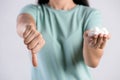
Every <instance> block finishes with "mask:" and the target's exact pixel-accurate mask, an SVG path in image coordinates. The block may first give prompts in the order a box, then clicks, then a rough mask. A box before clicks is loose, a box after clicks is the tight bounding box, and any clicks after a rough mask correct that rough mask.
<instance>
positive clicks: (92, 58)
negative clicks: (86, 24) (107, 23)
mask: <svg viewBox="0 0 120 80" xmlns="http://www.w3.org/2000/svg"><path fill="white" fill-rule="evenodd" d="M89 31H90V30H87V31H85V32H84V35H83V36H84V44H83V57H84V61H85V63H86V64H87V65H88V66H90V67H93V68H95V67H97V65H98V63H99V61H100V59H101V57H102V55H103V51H104V47H105V45H106V42H107V40H108V39H109V38H110V34H108V35H105V34H98V35H94V36H91V37H90V36H88V33H89Z"/></svg>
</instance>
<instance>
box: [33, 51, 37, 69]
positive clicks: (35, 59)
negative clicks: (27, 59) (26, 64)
mask: <svg viewBox="0 0 120 80" xmlns="http://www.w3.org/2000/svg"><path fill="white" fill-rule="evenodd" d="M32 64H33V66H34V67H37V66H38V61H37V54H36V53H34V52H32Z"/></svg>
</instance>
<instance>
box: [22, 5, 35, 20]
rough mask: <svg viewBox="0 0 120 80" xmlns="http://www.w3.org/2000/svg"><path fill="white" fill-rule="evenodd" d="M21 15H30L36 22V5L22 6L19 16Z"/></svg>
mask: <svg viewBox="0 0 120 80" xmlns="http://www.w3.org/2000/svg"><path fill="white" fill-rule="evenodd" d="M22 13H27V14H30V15H31V16H32V17H33V19H34V20H35V22H36V19H37V5H34V4H29V5H26V6H24V7H23V8H22V9H21V11H20V14H22Z"/></svg>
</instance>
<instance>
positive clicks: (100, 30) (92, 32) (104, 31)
mask: <svg viewBox="0 0 120 80" xmlns="http://www.w3.org/2000/svg"><path fill="white" fill-rule="evenodd" d="M100 33H101V34H109V32H108V30H107V29H106V28H104V27H103V28H99V27H95V28H92V29H90V32H89V33H88V36H94V35H98V34H100Z"/></svg>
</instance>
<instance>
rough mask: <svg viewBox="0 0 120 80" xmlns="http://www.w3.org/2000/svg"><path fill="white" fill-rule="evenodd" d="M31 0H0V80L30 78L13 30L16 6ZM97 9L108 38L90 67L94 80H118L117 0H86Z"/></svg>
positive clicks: (26, 57) (119, 20)
mask: <svg viewBox="0 0 120 80" xmlns="http://www.w3.org/2000/svg"><path fill="white" fill-rule="evenodd" d="M30 3H35V0H0V80H30V65H31V62H30V56H29V54H28V53H27V49H26V46H25V45H24V44H23V41H22V39H21V38H20V37H18V35H17V33H16V18H17V15H18V13H19V11H20V9H21V8H22V7H23V6H25V5H27V4H30ZM90 4H91V6H92V7H95V8H97V9H99V10H100V11H101V13H102V16H103V18H102V19H103V24H104V26H105V27H107V28H108V30H109V32H110V33H111V35H112V38H111V39H110V40H109V41H108V43H107V46H106V48H105V52H104V55H103V57H102V59H101V62H100V64H99V66H98V67H97V68H95V69H91V73H92V74H93V76H94V80H120V69H119V68H120V62H119V60H120V47H119V45H120V43H119V42H120V37H119V35H120V25H119V24H120V0H90Z"/></svg>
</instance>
